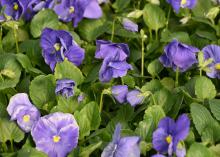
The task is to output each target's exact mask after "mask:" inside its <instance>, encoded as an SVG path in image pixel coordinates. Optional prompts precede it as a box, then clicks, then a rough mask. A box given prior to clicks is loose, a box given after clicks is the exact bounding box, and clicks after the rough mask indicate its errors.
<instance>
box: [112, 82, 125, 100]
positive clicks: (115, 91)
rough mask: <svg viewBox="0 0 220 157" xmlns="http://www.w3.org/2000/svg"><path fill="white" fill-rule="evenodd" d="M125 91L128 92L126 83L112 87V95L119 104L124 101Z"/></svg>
mask: <svg viewBox="0 0 220 157" xmlns="http://www.w3.org/2000/svg"><path fill="white" fill-rule="evenodd" d="M127 93H128V86H127V85H117V86H113V87H112V95H113V96H114V98H115V99H116V100H117V101H118V102H119V103H121V104H122V103H125V102H126V95H127Z"/></svg>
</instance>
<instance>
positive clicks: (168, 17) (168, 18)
mask: <svg viewBox="0 0 220 157" xmlns="http://www.w3.org/2000/svg"><path fill="white" fill-rule="evenodd" d="M170 12H171V6H169V11H168V15H167V23H166V29H167V28H168V25H169V20H170Z"/></svg>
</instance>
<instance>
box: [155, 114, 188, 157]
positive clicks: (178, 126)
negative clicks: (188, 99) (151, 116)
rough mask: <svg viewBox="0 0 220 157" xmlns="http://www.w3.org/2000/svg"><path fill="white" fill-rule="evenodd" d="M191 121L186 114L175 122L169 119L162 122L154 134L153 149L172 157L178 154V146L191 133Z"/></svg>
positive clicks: (166, 118)
mask: <svg viewBox="0 0 220 157" xmlns="http://www.w3.org/2000/svg"><path fill="white" fill-rule="evenodd" d="M189 129H190V120H189V118H188V116H187V115H186V114H183V115H181V116H179V118H178V120H177V121H176V122H175V121H174V120H173V119H171V118H169V117H165V118H163V119H162V120H160V122H159V125H158V128H157V130H155V131H154V133H153V142H152V143H153V147H154V149H156V150H157V151H158V152H159V153H162V154H165V153H168V155H169V156H172V154H173V152H176V155H180V154H179V152H177V145H178V144H179V142H181V141H183V140H184V139H185V138H186V137H187V136H188V133H189Z"/></svg>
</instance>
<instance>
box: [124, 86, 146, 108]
mask: <svg viewBox="0 0 220 157" xmlns="http://www.w3.org/2000/svg"><path fill="white" fill-rule="evenodd" d="M144 98H145V96H144V95H143V94H142V93H141V92H140V91H139V90H136V89H135V90H132V91H130V92H128V94H127V101H128V103H129V104H130V105H131V106H136V105H138V104H141V103H143V101H144Z"/></svg>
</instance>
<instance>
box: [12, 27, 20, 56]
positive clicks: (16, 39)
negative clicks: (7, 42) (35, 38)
mask: <svg viewBox="0 0 220 157" xmlns="http://www.w3.org/2000/svg"><path fill="white" fill-rule="evenodd" d="M13 31H14V38H15V44H16V50H17V53H19V47H18V34H17V30H16V28H13Z"/></svg>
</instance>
